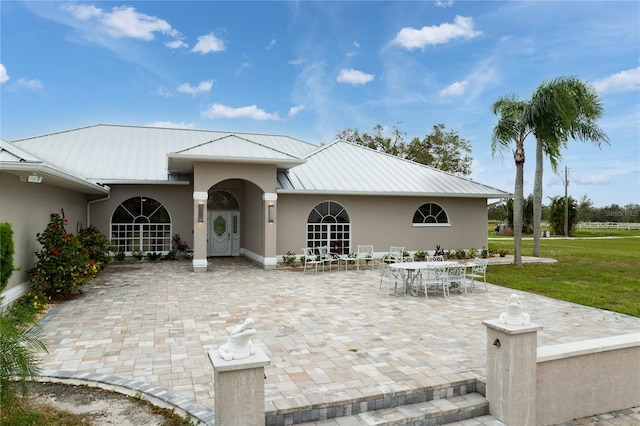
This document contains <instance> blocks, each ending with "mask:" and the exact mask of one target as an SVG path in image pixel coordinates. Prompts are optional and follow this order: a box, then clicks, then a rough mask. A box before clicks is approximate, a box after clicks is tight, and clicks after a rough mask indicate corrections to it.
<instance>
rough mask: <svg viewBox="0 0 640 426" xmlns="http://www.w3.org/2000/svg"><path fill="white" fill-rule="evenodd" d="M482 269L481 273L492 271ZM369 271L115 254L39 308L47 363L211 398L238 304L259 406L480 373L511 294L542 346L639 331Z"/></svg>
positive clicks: (548, 306) (597, 316) (610, 318)
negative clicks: (249, 327) (247, 325)
mask: <svg viewBox="0 0 640 426" xmlns="http://www.w3.org/2000/svg"><path fill="white" fill-rule="evenodd" d="M488 278H489V281H490V280H491V273H490V271H489V273H488ZM378 282H379V270H377V269H376V270H373V271H371V270H368V269H365V270H360V271H355V270H353V271H352V270H349V271H346V272H345V271H344V270H340V271H337V270H335V269H334V270H333V271H331V272H328V271H326V272H319V273H318V274H317V275H314V274H313V273H309V272H307V273H306V274H303V273H302V270H301V269H297V270H285V269H278V270H268V271H265V270H263V269H261V268H260V267H258V266H256V265H254V264H252V263H250V262H248V261H246V260H244V259H242V258H216V259H212V260H210V263H209V272H206V273H194V272H192V271H191V264H190V262H186V261H174V262H168V261H167V262H165V261H160V262H139V263H114V264H112V265H110V266H109V268H108V269H107V270H106V271H103V272H102V273H101V274H100V275H99V276H98V277H97V278H96V279H94V280H93V281H92V282H91V283H89V284H88V285H87V286H86V287H85V289H84V290H85V292H84V294H83V295H82V296H81V297H79V298H77V299H74V300H71V301H68V302H66V303H64V304H62V305H59V306H58V307H56V308H55V309H53V310H52V311H51V312H50V313H49V314H48V315H47V316H46V317H45V318H44V319H43V321H42V324H43V326H44V331H45V334H46V343H47V346H48V349H49V353H48V354H44V353H43V354H41V360H42V367H43V369H44V370H46V371H56V370H63V371H74V372H87V373H97V374H104V375H110V376H117V377H121V378H124V379H129V380H136V381H140V382H144V383H149V384H153V385H155V386H159V387H162V388H166V389H168V390H170V391H172V392H174V393H176V394H178V395H183V396H185V397H187V398H190V399H193V400H195V401H197V402H199V403H200V404H202V405H204V406H207V407H211V408H213V406H214V401H213V396H214V395H213V385H212V377H213V368H212V366H211V363H210V362H209V359H208V356H207V352H208V351H209V350H211V349H216V348H217V347H218V346H219V345H221V344H223V343H225V342H226V340H227V336H228V334H229V332H230V330H231V329H232V328H233V326H235V325H237V324H240V323H242V322H243V321H244V320H245V319H246V318H247V317H252V318H253V319H254V320H255V322H256V326H255V327H256V330H257V334H256V335H255V338H254V339H253V341H254V344H257V345H258V346H260V347H261V348H262V350H263V351H264V352H265V354H266V355H267V356H268V357H269V358H270V359H271V363H272V364H271V365H270V366H268V367H266V369H265V373H266V376H267V377H266V380H265V398H266V410H267V412H269V411H275V410H285V409H288V408H293V407H297V406H300V405H309V404H315V403H319V402H335V401H340V400H349V399H354V398H358V397H361V396H367V395H377V394H383V393H389V392H397V391H403V390H409V389H412V388H415V387H424V386H429V385H434V384H440V383H450V382H454V381H457V380H459V379H468V378H479V379H481V380H482V381H484V376H485V359H486V355H485V345H486V341H485V339H486V331H485V327H484V326H483V325H482V321H483V320H486V319H494V318H497V317H498V316H499V315H500V313H501V312H503V311H504V307H505V304H506V303H507V300H508V298H509V295H510V294H512V293H516V294H519V295H520V300H521V301H522V303H523V304H524V305H525V309H526V310H527V311H528V312H529V313H530V315H531V321H532V322H534V323H537V324H540V325H542V326H543V327H544V328H543V330H542V331H540V332H539V333H538V346H545V345H552V344H557V343H567V342H574V341H580V340H585V339H594V338H601V337H607V336H612V335H619V334H628V333H633V332H638V330H640V318H636V317H631V316H626V315H622V314H618V313H614V312H609V311H603V310H599V309H594V308H589V307H585V306H580V305H575V304H571V303H567V302H561V301H557V300H554V299H549V298H546V297H542V296H536V295H532V294H528V293H522V292H518V291H513V290H510V289H506V288H502V287H499V286H495V285H491V284H490V285H489V291H488V292H485V291H484V286H480V287H479V289H478V291H476V293H473V294H471V293H470V294H469V295H467V296H465V295H459V294H455V295H452V298H451V299H450V300H445V299H443V298H442V297H441V296H431V295H430V296H429V299H428V300H425V298H424V296H420V297H412V296H405V297H394V296H390V297H388V298H387V297H385V296H384V295H377V294H376V292H377V289H378Z"/></svg>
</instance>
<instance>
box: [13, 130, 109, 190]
mask: <svg viewBox="0 0 640 426" xmlns="http://www.w3.org/2000/svg"><path fill="white" fill-rule="evenodd" d="M0 171H3V172H6V173H9V174H12V175H15V176H20V178H21V179H22V178H25V179H26V178H28V177H29V176H39V177H41V178H42V179H43V181H44V183H45V184H46V185H53V186H57V187H61V188H68V189H72V190H74V191H79V192H82V193H86V194H107V193H108V192H109V188H105V187H102V186H99V185H96V184H95V183H93V182H90V181H88V180H86V179H84V178H83V177H82V176H77V175H75V174H73V173H70V172H68V171H65V170H62V169H60V168H58V167H55V166H54V165H52V164H49V163H47V162H45V161H43V160H41V159H40V158H38V157H36V156H34V155H32V154H30V153H28V152H25V151H23V150H22V149H20V148H18V147H17V146H15V145H13V144H11V143H9V142H7V141H5V140H4V139H0ZM38 183H40V181H38Z"/></svg>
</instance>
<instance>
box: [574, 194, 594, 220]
mask: <svg viewBox="0 0 640 426" xmlns="http://www.w3.org/2000/svg"><path fill="white" fill-rule="evenodd" d="M592 213H593V201H591V199H590V198H589V197H587V194H584V195H583V196H582V197H580V201H579V202H578V211H577V214H576V220H577V221H578V222H590V221H591V215H592Z"/></svg>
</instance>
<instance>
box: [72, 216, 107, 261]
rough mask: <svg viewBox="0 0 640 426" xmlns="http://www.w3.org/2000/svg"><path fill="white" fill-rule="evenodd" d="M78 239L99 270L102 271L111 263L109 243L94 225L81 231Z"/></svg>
mask: <svg viewBox="0 0 640 426" xmlns="http://www.w3.org/2000/svg"><path fill="white" fill-rule="evenodd" d="M78 238H79V239H80V242H81V243H82V246H83V247H84V248H85V249H87V250H88V251H89V258H90V259H91V260H93V261H94V262H95V263H96V265H97V266H98V268H99V269H100V270H103V269H104V268H106V267H107V265H108V264H109V263H110V262H111V256H110V253H111V249H112V247H111V243H110V242H109V239H107V237H106V236H104V235H103V234H102V233H101V232H100V231H98V228H96V227H95V225H91V226H89V227H88V228H84V229H81V230H80V232H78Z"/></svg>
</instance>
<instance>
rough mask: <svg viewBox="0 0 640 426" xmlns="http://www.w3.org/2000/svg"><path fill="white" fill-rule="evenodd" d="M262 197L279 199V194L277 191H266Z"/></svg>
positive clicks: (268, 199)
mask: <svg viewBox="0 0 640 426" xmlns="http://www.w3.org/2000/svg"><path fill="white" fill-rule="evenodd" d="M262 199H263V200H264V201H277V200H278V194H276V193H275V192H265V193H264V194H262Z"/></svg>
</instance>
